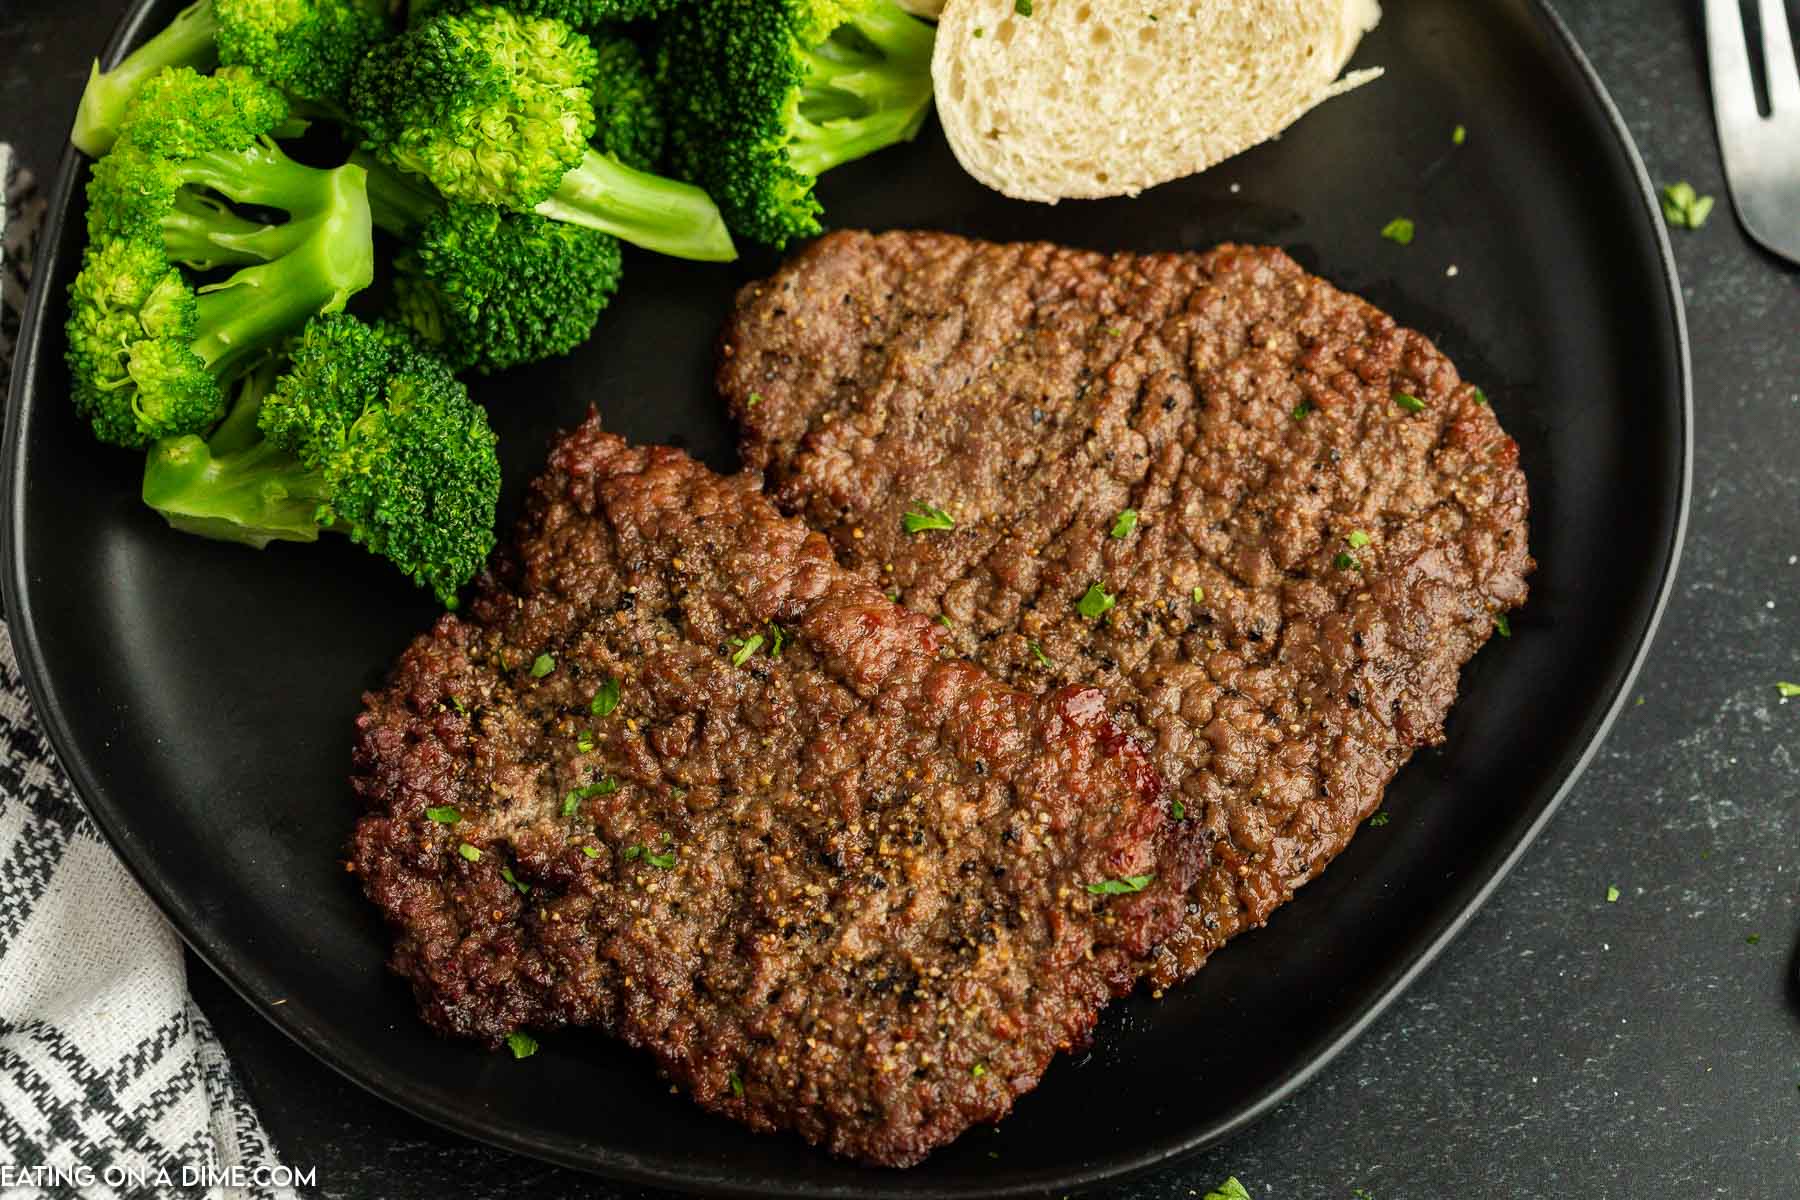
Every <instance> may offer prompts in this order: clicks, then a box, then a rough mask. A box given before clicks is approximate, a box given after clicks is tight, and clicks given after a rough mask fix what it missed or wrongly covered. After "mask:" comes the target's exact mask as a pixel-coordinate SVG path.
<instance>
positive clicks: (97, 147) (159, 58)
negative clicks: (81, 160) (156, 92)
mask: <svg viewBox="0 0 1800 1200" xmlns="http://www.w3.org/2000/svg"><path fill="white" fill-rule="evenodd" d="M386 32H387V22H386V19H385V17H384V16H382V15H381V14H380V13H379V12H377V11H374V10H372V9H370V8H365V7H363V6H361V5H359V4H358V3H356V2H355V0H196V2H195V3H193V4H191V5H189V6H188V7H187V8H184V9H183V10H182V11H181V12H180V13H178V14H177V15H176V17H175V19H174V20H173V21H171V22H170V23H169V25H168V26H167V27H166V28H164V29H163V30H162V31H161V32H159V33H158V34H156V36H154V37H152V38H151V39H150V40H149V41H148V42H145V43H144V44H143V45H142V46H140V47H138V48H137V49H136V50H134V51H132V52H131V53H130V54H129V55H127V56H126V57H125V59H124V61H123V62H121V63H119V65H118V66H116V67H114V68H113V69H112V70H110V71H107V72H104V73H102V72H101V70H100V64H99V63H98V62H96V63H95V64H94V65H93V67H92V68H91V69H90V71H89V74H88V82H87V88H86V89H85V90H84V91H83V92H82V94H81V107H80V109H79V110H78V111H77V113H76V115H75V127H74V129H73V130H71V131H70V133H69V140H70V141H72V142H74V143H75V145H76V147H77V148H79V149H81V150H83V151H85V152H87V153H88V154H90V155H93V156H94V157H96V158H97V157H99V156H100V155H102V154H105V153H106V152H107V151H109V150H111V149H112V146H113V142H114V141H116V140H117V138H118V132H119V122H120V120H121V119H122V118H123V116H124V113H125V107H126V105H128V104H129V103H130V102H131V98H132V97H133V96H135V95H136V94H137V91H138V89H139V88H140V87H141V86H142V85H143V84H144V82H145V81H146V80H148V79H150V78H151V77H152V76H154V75H156V74H157V72H159V71H161V70H163V69H164V68H167V67H190V68H194V69H196V70H206V69H208V68H210V67H211V66H212V65H213V64H214V63H224V64H225V65H227V66H234V65H235V66H242V67H247V68H249V69H250V70H252V71H254V72H256V74H257V75H258V76H260V77H261V78H262V79H263V80H265V81H266V82H268V83H270V84H272V85H273V86H275V87H277V88H280V89H281V90H282V91H284V92H287V93H288V94H289V95H291V96H294V97H295V98H296V99H300V100H305V101H309V102H311V103H313V104H317V105H320V106H322V107H324V108H325V109H327V110H336V109H339V108H341V107H342V105H343V101H344V92H345V89H346V88H347V87H348V86H349V81H350V72H351V69H352V68H353V67H354V66H355V65H356V63H357V60H358V59H360V58H361V57H362V55H363V53H364V51H366V50H367V49H368V48H369V47H370V46H371V45H373V44H374V43H375V42H376V41H378V40H379V39H380V38H382V37H383V36H384V35H385V34H386Z"/></svg>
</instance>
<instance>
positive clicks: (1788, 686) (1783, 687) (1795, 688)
mask: <svg viewBox="0 0 1800 1200" xmlns="http://www.w3.org/2000/svg"><path fill="white" fill-rule="evenodd" d="M1775 690H1776V691H1778V692H1780V693H1781V698H1782V699H1784V700H1792V699H1793V698H1794V697H1795V696H1800V683H1789V682H1788V681H1787V680H1785V679H1784V680H1782V681H1781V682H1780V683H1777V684H1776V685H1775Z"/></svg>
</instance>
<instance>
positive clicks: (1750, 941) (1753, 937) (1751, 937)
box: [1744, 933, 1762, 946]
mask: <svg viewBox="0 0 1800 1200" xmlns="http://www.w3.org/2000/svg"><path fill="white" fill-rule="evenodd" d="M1760 941H1762V934H1760V933H1746V934H1745V935H1744V945H1746V946H1754V945H1756V943H1758V942H1760Z"/></svg>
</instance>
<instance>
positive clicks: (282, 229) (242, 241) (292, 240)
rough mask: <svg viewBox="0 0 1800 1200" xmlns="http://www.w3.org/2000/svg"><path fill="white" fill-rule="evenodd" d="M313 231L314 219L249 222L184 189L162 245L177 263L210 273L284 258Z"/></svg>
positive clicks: (166, 220) (167, 222) (169, 216)
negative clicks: (220, 268)
mask: <svg viewBox="0 0 1800 1200" xmlns="http://www.w3.org/2000/svg"><path fill="white" fill-rule="evenodd" d="M311 230H312V222H311V221H309V220H299V221H285V222H282V223H280V224H269V223H266V222H262V221H251V220H247V219H245V218H244V217H240V216H238V215H237V214H236V213H234V212H232V211H231V210H230V209H229V208H227V207H225V206H224V205H223V204H220V203H218V202H217V201H214V200H211V199H208V198H207V197H204V196H200V195H197V194H195V193H193V192H190V191H188V190H186V189H185V188H184V189H183V190H182V191H181V192H180V193H178V194H177V195H176V197H175V205H174V207H173V208H172V209H171V210H170V211H169V213H168V214H167V215H166V216H164V218H163V223H162V235H163V249H164V251H165V252H167V254H168V256H169V257H170V258H171V259H172V260H174V261H175V262H178V263H183V264H185V265H187V266H190V267H193V268H194V269H196V270H200V271H210V270H212V269H213V268H214V267H226V266H242V265H245V264H248V263H259V262H269V261H270V260H271V259H276V258H280V257H281V256H282V255H283V254H286V253H288V252H289V251H291V250H293V249H294V247H295V246H297V245H299V244H300V243H301V242H302V241H304V240H305V239H306V238H307V237H308V236H310V234H311Z"/></svg>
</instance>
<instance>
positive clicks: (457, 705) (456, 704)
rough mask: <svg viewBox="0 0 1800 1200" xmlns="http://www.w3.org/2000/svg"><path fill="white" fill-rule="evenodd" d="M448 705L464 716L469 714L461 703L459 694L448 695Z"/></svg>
mask: <svg viewBox="0 0 1800 1200" xmlns="http://www.w3.org/2000/svg"><path fill="white" fill-rule="evenodd" d="M450 707H451V708H454V709H455V710H456V711H457V712H459V713H461V714H462V715H463V716H465V717H466V716H468V715H469V710H468V708H467V707H466V706H465V705H464V704H463V702H462V697H461V696H452V697H450Z"/></svg>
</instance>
